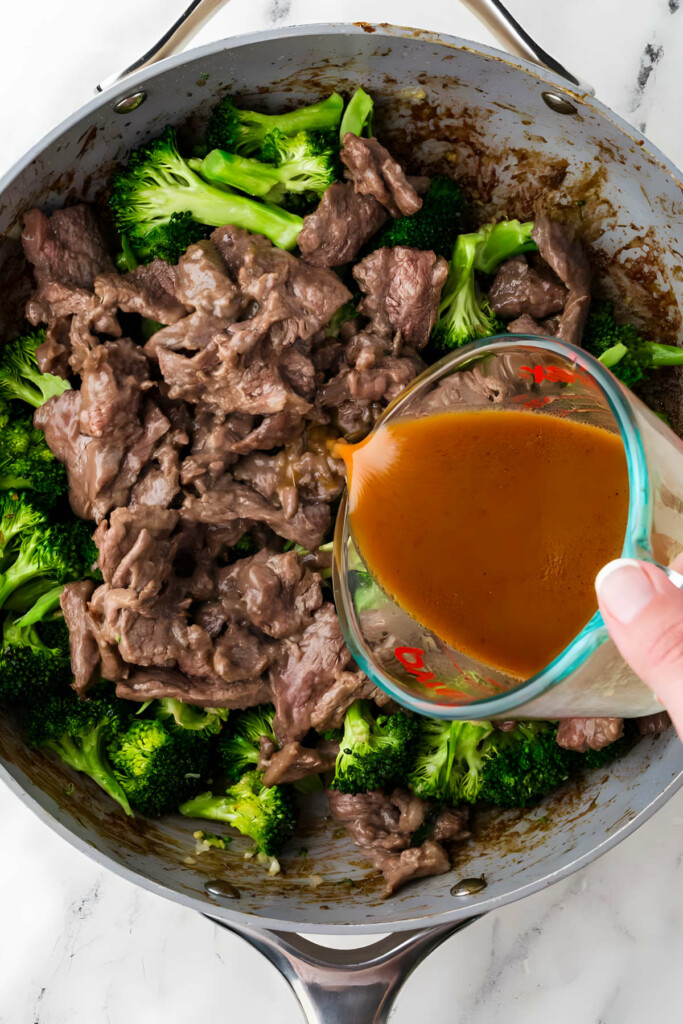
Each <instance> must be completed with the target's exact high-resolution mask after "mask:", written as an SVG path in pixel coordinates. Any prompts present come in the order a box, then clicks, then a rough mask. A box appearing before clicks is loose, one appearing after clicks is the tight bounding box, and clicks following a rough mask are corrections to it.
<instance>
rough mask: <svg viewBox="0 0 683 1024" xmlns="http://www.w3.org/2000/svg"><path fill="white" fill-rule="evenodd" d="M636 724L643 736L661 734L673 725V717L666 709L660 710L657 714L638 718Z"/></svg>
mask: <svg viewBox="0 0 683 1024" xmlns="http://www.w3.org/2000/svg"><path fill="white" fill-rule="evenodd" d="M636 725H637V726H638V732H639V733H640V735H641V736H660V735H661V734H662V733H663V732H666V730H667V729H668V728H669V726H670V725H671V719H670V718H669V715H668V714H667V712H666V711H658V712H657V714H655V715H644V716H643V717H642V718H636Z"/></svg>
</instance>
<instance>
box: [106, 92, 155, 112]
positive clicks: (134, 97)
mask: <svg viewBox="0 0 683 1024" xmlns="http://www.w3.org/2000/svg"><path fill="white" fill-rule="evenodd" d="M146 99H147V93H146V92H144V90H140V92H133V93H131V94H130V96H124V97H123V99H121V100H117V101H116V103H115V104H114V113H115V114H130V112H131V110H137V109H138V107H139V106H140V104H141V103H144V102H145V100H146Z"/></svg>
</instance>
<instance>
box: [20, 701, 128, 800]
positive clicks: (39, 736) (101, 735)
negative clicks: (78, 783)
mask: <svg viewBox="0 0 683 1024" xmlns="http://www.w3.org/2000/svg"><path fill="white" fill-rule="evenodd" d="M122 705H123V702H121V701H117V700H115V699H111V698H108V697H94V698H92V699H90V700H82V699H81V698H80V697H77V696H76V694H75V693H74V692H73V690H70V691H68V692H66V693H64V694H61V693H60V694H54V695H52V696H50V697H47V698H44V699H42V700H41V701H36V702H34V703H32V704H30V705H29V706H28V707H27V708H26V710H25V713H24V719H23V722H24V728H25V730H26V735H27V739H28V741H29V743H30V744H31V745H32V746H36V747H46V748H47V749H48V750H52V751H53V752H54V753H55V754H57V755H58V756H59V757H60V758H61V759H62V761H64V763H65V764H67V765H69V766H70V767H71V768H74V769H75V770H76V771H78V772H84V773H85V774H86V775H89V776H90V778H91V779H93V780H94V781H95V782H96V783H97V785H98V786H100V787H101V788H102V789H103V790H104V791H105V793H108V794H109V796H110V797H111V798H112V799H113V800H116V802H117V803H118V804H120V805H121V807H122V808H123V810H124V811H125V812H126V814H132V811H131V809H130V804H129V802H128V797H127V796H126V794H125V793H124V791H123V789H122V788H121V786H120V784H119V783H118V781H117V779H116V777H115V775H114V771H113V769H112V766H111V764H110V762H109V760H108V758H107V752H106V749H107V743H108V742H109V741H110V739H111V737H112V735H113V734H114V733H115V732H116V731H117V730H118V729H119V728H120V726H121V716H122Z"/></svg>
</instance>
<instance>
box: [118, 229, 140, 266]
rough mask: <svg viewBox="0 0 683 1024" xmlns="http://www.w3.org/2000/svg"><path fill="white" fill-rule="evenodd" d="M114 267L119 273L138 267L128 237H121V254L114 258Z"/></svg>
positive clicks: (138, 264)
mask: <svg viewBox="0 0 683 1024" xmlns="http://www.w3.org/2000/svg"><path fill="white" fill-rule="evenodd" d="M115 262H116V267H117V269H118V270H120V271H121V273H123V274H125V273H126V272H128V273H130V271H132V270H135V268H136V267H139V266H140V263H139V261H138V258H137V256H136V255H135V253H134V252H133V247H132V245H131V244H130V239H129V238H128V235H121V252H120V253H118V255H117V257H116V260H115Z"/></svg>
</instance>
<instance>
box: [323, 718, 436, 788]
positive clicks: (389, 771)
mask: <svg viewBox="0 0 683 1024" xmlns="http://www.w3.org/2000/svg"><path fill="white" fill-rule="evenodd" d="M418 728H419V726H418V722H417V719H414V718H409V717H408V715H405V714H403V712H401V711H399V712H397V713H396V714H394V715H378V716H377V717H375V716H374V715H373V713H372V710H371V707H370V704H369V703H368V701H365V700H357V701H355V702H354V703H353V704H352V705H351V707H350V708H349V709H348V711H347V712H346V716H345V718H344V733H343V736H342V739H341V743H340V745H339V755H338V757H337V764H336V767H335V774H334V780H333V782H332V788H333V789H338V790H339V792H340V793H367V792H369V791H370V790H373V789H382V788H383V787H384V786H388V785H390V784H391V783H393V782H397V781H399V780H401V779H402V778H403V776H404V775H405V773H406V771H407V770H408V767H409V764H410V761H411V758H412V754H413V750H412V747H413V743H414V742H415V738H416V736H417V733H418Z"/></svg>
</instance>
